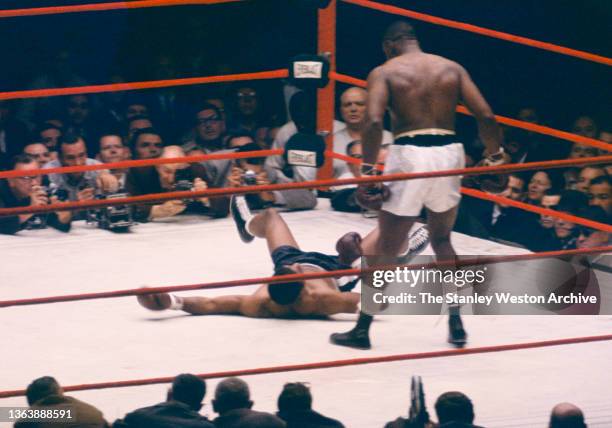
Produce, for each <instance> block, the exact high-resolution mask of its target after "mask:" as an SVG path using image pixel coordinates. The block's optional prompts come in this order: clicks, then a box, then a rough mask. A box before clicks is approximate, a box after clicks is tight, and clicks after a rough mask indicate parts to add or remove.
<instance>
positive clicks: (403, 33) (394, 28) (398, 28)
mask: <svg viewBox="0 0 612 428" xmlns="http://www.w3.org/2000/svg"><path fill="white" fill-rule="evenodd" d="M400 38H406V39H412V40H416V33H415V31H414V27H413V26H412V25H411V24H410V23H409V22H408V21H395V22H394V23H393V24H391V25H389V26H388V27H387V30H386V31H385V34H384V35H383V41H386V40H389V41H397V40H398V39H400Z"/></svg>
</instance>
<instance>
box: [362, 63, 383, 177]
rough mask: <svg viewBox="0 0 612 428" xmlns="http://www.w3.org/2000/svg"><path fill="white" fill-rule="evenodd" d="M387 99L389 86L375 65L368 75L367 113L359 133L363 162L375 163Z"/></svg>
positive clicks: (380, 70)
mask: <svg viewBox="0 0 612 428" xmlns="http://www.w3.org/2000/svg"><path fill="white" fill-rule="evenodd" d="M388 101H389V88H388V87H387V81H386V79H385V76H384V73H383V69H382V68H381V67H377V68H375V69H374V70H372V72H371V73H370V75H369V76H368V104H367V113H366V120H365V125H364V129H363V132H362V134H361V143H362V144H363V163H364V164H369V165H376V160H377V158H378V151H379V149H380V144H381V142H382V138H383V122H384V118H385V110H386V109H387V103H388ZM366 167H367V165H366Z"/></svg>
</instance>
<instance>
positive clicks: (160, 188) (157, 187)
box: [126, 146, 229, 222]
mask: <svg viewBox="0 0 612 428" xmlns="http://www.w3.org/2000/svg"><path fill="white" fill-rule="evenodd" d="M182 156H185V152H184V151H183V150H182V149H181V148H180V147H179V146H167V147H165V148H164V150H163V151H162V154H161V156H160V158H161V159H169V158H177V157H182ZM208 182H209V179H208V176H207V174H206V170H205V169H204V167H203V166H202V165H201V164H198V163H195V164H181V163H176V164H162V165H155V166H150V167H142V168H132V169H131V170H130V172H129V173H128V175H127V179H126V189H127V191H128V193H129V194H130V195H146V194H150V193H163V192H170V191H184V190H205V189H207V188H208ZM228 206H229V203H228V199H227V198H226V197H219V198H214V199H211V200H209V199H208V198H197V199H194V200H189V201H183V200H170V201H166V202H163V203H161V204H156V205H152V206H151V205H140V206H136V208H135V212H134V219H135V220H136V221H140V222H146V221H151V220H155V219H158V218H165V217H173V216H175V215H178V214H181V213H183V212H186V213H187V212H189V213H195V214H206V215H211V216H213V217H225V216H226V215H227V213H228Z"/></svg>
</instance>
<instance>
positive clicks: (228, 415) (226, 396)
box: [213, 377, 286, 428]
mask: <svg viewBox="0 0 612 428" xmlns="http://www.w3.org/2000/svg"><path fill="white" fill-rule="evenodd" d="M251 407H253V401H251V396H250V391H249V386H248V385H247V383H246V382H245V381H243V380H242V379H238V378H235V377H231V378H227V379H224V380H222V381H221V382H219V384H218V385H217V389H216V390H215V399H214V400H213V409H214V410H215V412H217V413H218V414H219V416H218V417H217V418H216V419H215V420H214V421H213V423H214V424H215V427H217V428H284V427H286V424H285V422H283V420H282V419H280V418H278V417H276V416H274V415H273V414H271V413H265V412H258V411H256V410H252V409H251Z"/></svg>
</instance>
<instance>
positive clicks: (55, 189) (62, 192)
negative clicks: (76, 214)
mask: <svg viewBox="0 0 612 428" xmlns="http://www.w3.org/2000/svg"><path fill="white" fill-rule="evenodd" d="M42 187H43V189H44V191H45V192H46V193H47V197H48V198H49V199H51V198H52V197H53V196H57V200H58V201H59V202H66V201H67V200H68V196H69V195H68V190H66V189H62V188H61V187H59V186H58V185H57V184H54V183H49V184H48V185H47V186H42Z"/></svg>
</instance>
